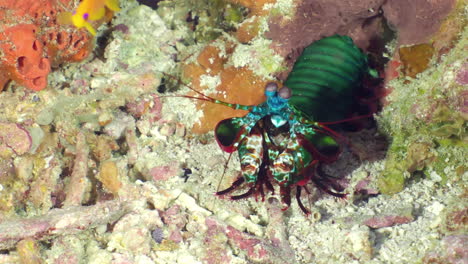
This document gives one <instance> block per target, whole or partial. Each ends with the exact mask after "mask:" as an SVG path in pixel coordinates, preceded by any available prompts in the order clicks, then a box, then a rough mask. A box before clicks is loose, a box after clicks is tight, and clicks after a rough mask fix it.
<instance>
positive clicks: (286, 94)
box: [278, 86, 292, 100]
mask: <svg viewBox="0 0 468 264" xmlns="http://www.w3.org/2000/svg"><path fill="white" fill-rule="evenodd" d="M278 95H279V97H281V98H283V99H286V100H287V99H289V98H291V96H292V90H291V89H289V88H288V87H286V86H283V88H281V89H280V90H279V92H278Z"/></svg>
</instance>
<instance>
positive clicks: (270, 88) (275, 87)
mask: <svg viewBox="0 0 468 264" xmlns="http://www.w3.org/2000/svg"><path fill="white" fill-rule="evenodd" d="M276 90H278V84H276V83H274V82H269V83H267V85H266V86H265V92H267V93H274V92H276Z"/></svg>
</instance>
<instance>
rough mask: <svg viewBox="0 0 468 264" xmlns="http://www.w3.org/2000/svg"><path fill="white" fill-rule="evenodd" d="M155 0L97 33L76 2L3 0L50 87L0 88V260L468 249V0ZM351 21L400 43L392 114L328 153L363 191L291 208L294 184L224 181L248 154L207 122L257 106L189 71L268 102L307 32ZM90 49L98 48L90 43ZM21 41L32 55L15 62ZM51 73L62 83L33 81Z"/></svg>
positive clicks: (415, 255)
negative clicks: (237, 191) (248, 191)
mask: <svg viewBox="0 0 468 264" xmlns="http://www.w3.org/2000/svg"><path fill="white" fill-rule="evenodd" d="M154 2H157V6H155V7H154V9H151V8H150V7H147V6H144V5H140V4H138V3H137V2H136V1H121V8H122V10H121V12H119V13H118V15H117V16H116V17H115V18H113V19H112V21H111V22H110V23H111V24H110V27H111V29H113V30H111V31H109V32H106V33H104V34H103V36H102V37H103V38H101V39H100V40H99V41H97V42H96V43H95V44H96V45H94V43H92V39H91V36H90V35H89V34H88V33H87V32H86V31H84V30H76V29H75V28H72V27H68V26H65V25H59V24H57V21H56V20H55V19H54V18H55V17H56V16H57V13H59V12H61V11H63V10H71V9H72V7H73V6H74V5H76V4H77V2H76V1H73V2H72V1H66V0H57V1H52V0H47V1H46V0H40V1H26V0H21V1H1V2H0V19H1V20H2V21H6V23H5V24H3V25H2V29H1V30H0V35H1V36H2V38H1V40H0V47H1V52H2V53H1V54H2V57H1V67H9V68H8V71H7V72H8V76H2V78H0V84H1V85H2V87H3V84H4V83H6V82H8V80H9V79H14V80H15V81H16V82H17V83H18V84H22V85H25V86H27V84H26V83H27V82H31V85H32V86H31V87H29V88H31V89H33V90H34V89H35V90H41V89H42V90H41V91H40V92H39V93H34V92H32V91H30V89H21V88H15V87H14V86H12V87H13V88H15V89H10V88H9V89H6V90H4V91H2V93H0V106H1V107H0V263H80V262H82V263H145V264H146V263H147V264H150V263H171V264H173V263H238V264H247V263H298V264H302V263H319V264H321V263H376V264H379V263H386V264H387V263H390V264H391V263H457V262H458V263H461V262H462V261H463V260H464V258H466V249H465V248H464V245H465V244H466V240H467V238H466V231H467V230H466V226H467V223H466V222H467V207H466V204H465V203H461V202H460V201H465V200H466V186H465V184H464V183H465V182H466V181H467V175H468V174H467V171H466V169H467V166H466V165H465V164H467V163H468V162H467V160H466V159H467V158H466V118H467V116H468V110H467V105H466V101H467V92H466V86H467V83H468V81H467V72H468V69H467V65H468V64H467V62H466V44H467V43H466V42H467V39H468V30H467V29H466V12H467V11H466V5H464V4H463V2H464V1H457V2H456V3H455V2H453V1H423V0H421V1H416V2H417V3H420V4H421V9H417V10H416V11H417V12H418V16H417V17H411V10H415V8H414V6H413V4H412V3H409V2H408V1H404V0H401V1H400V0H398V1H378V0H376V1H364V2H359V3H357V2H356V1H339V2H338V1H328V2H327V3H328V5H326V4H325V1H321V0H314V1H293V0H277V1H269V0H265V1H248V0H232V1H231V0H229V1H227V0H226V1H224V0H216V1H208V0H174V1H154ZM31 3H32V4H31ZM194 3H196V4H199V5H195V4H194ZM405 5H409V7H408V10H404V11H405V12H397V10H400V11H401V10H403V9H404V6H405ZM192 6H193V8H192ZM379 8H381V9H382V10H383V13H382V12H379ZM450 9H452V11H450ZM311 11H312V12H311ZM306 12H308V13H307V14H308V16H307V17H306V16H304V14H305V13H306ZM430 12H434V13H433V14H434V17H427V16H425V14H428V13H430ZM309 13H310V14H309ZM281 16H282V18H280V17H281ZM445 16H446V18H445ZM14 18H15V19H16V18H20V19H19V20H18V21H16V20H13V19H14ZM387 22H388V25H386V23H387ZM405 25H406V26H407V28H405ZM439 25H440V27H439ZM387 26H388V28H387ZM280 30H283V32H280ZM391 30H394V31H395V32H391ZM418 30H420V32H418V35H415V34H413V33H414V31H418ZM34 31H35V32H34ZM15 32H23V35H24V36H18V35H17V34H16V33H15ZM389 32H390V33H392V34H388V33H389ZM400 32H401V35H400V34H399V33H400ZM412 32H413V33H412ZM335 33H342V34H349V35H351V36H352V37H353V38H355V39H356V40H357V43H358V44H359V45H360V46H361V47H362V48H364V49H366V50H367V51H369V52H371V54H373V55H371V57H373V56H374V55H375V54H376V53H379V54H380V55H381V53H383V52H384V51H383V46H385V45H386V46H387V50H386V51H385V52H386V53H387V55H386V56H387V57H388V59H389V61H388V62H387V63H386V65H381V68H383V66H385V67H386V69H385V73H382V76H383V77H385V84H386V88H387V89H386V93H388V96H387V97H386V98H385V99H382V98H378V99H382V101H383V100H385V102H384V104H383V110H382V112H381V113H380V114H379V115H378V116H377V118H376V123H377V126H378V130H377V128H366V129H363V130H361V131H358V132H343V137H346V138H348V139H349V142H350V145H349V150H347V149H346V148H345V151H343V153H342V155H341V157H340V159H339V161H338V162H336V163H333V164H331V165H327V166H324V167H323V168H322V169H323V171H324V173H327V174H330V175H334V176H336V177H338V178H343V180H342V181H343V185H344V186H346V188H347V189H346V192H347V193H348V195H347V199H335V198H333V197H330V196H326V195H323V194H322V193H321V192H320V191H319V190H317V189H316V188H313V186H312V185H310V186H309V185H308V186H306V187H307V190H308V192H302V193H301V196H302V200H303V201H304V203H305V206H307V207H308V208H310V210H311V214H310V216H308V217H306V216H305V215H304V214H303V212H302V211H301V209H300V208H299V207H298V206H297V204H295V203H293V204H292V205H291V208H290V209H289V210H288V211H283V210H282V205H281V204H280V202H279V201H280V200H281V196H280V192H279V190H275V193H274V194H268V196H266V197H265V198H266V199H265V201H262V200H261V199H258V201H256V200H255V199H243V200H238V201H232V200H229V199H222V198H219V197H216V196H215V195H214V193H215V192H216V191H219V190H221V189H224V188H227V187H228V186H230V185H231V183H232V182H233V180H234V179H236V178H237V177H238V174H239V168H240V164H239V160H238V158H237V157H235V155H233V156H232V157H231V158H230V160H229V157H228V156H227V155H223V154H222V153H221V151H220V150H219V147H218V146H217V144H216V141H215V139H214V138H213V134H212V133H206V134H203V135H200V134H197V133H194V132H203V131H209V130H210V129H212V127H213V126H214V125H215V124H216V123H217V122H218V121H219V120H220V119H222V118H226V117H232V116H234V115H242V114H244V113H242V112H231V109H226V108H225V107H217V106H213V105H210V104H203V103H200V102H198V101H196V100H193V99H190V98H187V97H188V96H199V95H197V94H195V93H194V92H193V91H191V90H189V89H187V87H186V85H181V84H180V83H181V82H184V83H187V85H190V87H192V88H194V89H196V90H199V91H202V92H203V93H205V94H207V95H210V96H213V97H216V98H219V99H221V100H223V101H228V102H232V103H242V104H257V103H258V102H261V101H262V100H263V92H264V90H263V89H264V84H265V83H266V82H268V81H271V80H277V78H275V76H276V77H284V76H285V75H286V74H287V68H288V66H289V65H290V64H291V63H292V62H293V60H294V57H295V56H297V55H298V54H299V53H298V51H300V49H301V48H302V47H303V46H305V45H307V44H309V43H310V42H311V41H313V40H315V39H317V38H319V37H321V36H325V35H332V34H335ZM382 34H383V36H382ZM387 34H388V35H387ZM413 37H414V38H413ZM269 38H271V39H269ZM376 38H377V39H379V40H378V41H376ZM376 43H380V44H379V45H377V44H376ZM13 44H14V47H15V49H13V50H11V51H8V50H5V47H6V48H11V47H12V45H13ZM384 44H385V45H384ZM416 45H417V46H416ZM36 49H37V50H36ZM91 49H94V51H95V52H96V54H99V55H98V56H95V57H92V58H89V60H82V59H83V58H85V57H87V54H90V52H92V51H91ZM380 49H381V50H380ZM420 49H422V50H420ZM17 51H21V52H27V54H28V56H29V57H27V59H26V58H23V59H19V61H18V58H20V57H21V56H22V55H21V54H20V53H18V52H17ZM420 51H421V52H420ZM80 60H81V61H80ZM32 61H33V62H34V63H33V62H32ZM41 61H42V64H41ZM69 61H80V63H72V64H67V65H66V66H65V65H64V64H63V62H69ZM377 61H380V62H381V63H385V62H386V60H383V59H382V58H380V60H377ZM18 66H21V67H20V68H18ZM51 68H55V69H54V71H51V70H50V69H51ZM3 69H4V68H2V71H1V72H2V73H4V72H5V71H3ZM5 69H7V68H5ZM19 69H22V70H21V71H20V70H19ZM41 69H42V71H41ZM46 70H47V71H46ZM380 70H382V71H383V69H380ZM179 76H181V77H180V78H181V80H180V81H179V80H174V79H179ZM38 77H39V79H37V81H40V83H41V85H43V83H42V81H41V80H44V81H45V79H46V78H47V82H48V83H49V88H48V89H43V87H42V86H37V85H36V86H34V80H35V78H38ZM279 79H281V78H279ZM189 82H190V83H189ZM278 82H279V81H278ZM10 87H11V86H10ZM184 96H185V97H184ZM379 96H380V95H379ZM377 97H378V96H377ZM191 128H192V129H191ZM340 133H341V132H340ZM378 133H382V134H384V135H385V136H387V137H388V140H389V141H390V146H389V147H388V148H387V145H386V141H385V140H384V139H383V136H376V134H378ZM228 160H229V163H228V162H227V161H228ZM389 194H390V195H389Z"/></svg>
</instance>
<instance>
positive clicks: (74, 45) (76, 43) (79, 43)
mask: <svg viewBox="0 0 468 264" xmlns="http://www.w3.org/2000/svg"><path fill="white" fill-rule="evenodd" d="M82 41H83V37H81V38H79V39H78V40H77V41H75V43H73V48H75V49H78V48H79V47H80V46H82V45H81V44H82V43H83V42H82Z"/></svg>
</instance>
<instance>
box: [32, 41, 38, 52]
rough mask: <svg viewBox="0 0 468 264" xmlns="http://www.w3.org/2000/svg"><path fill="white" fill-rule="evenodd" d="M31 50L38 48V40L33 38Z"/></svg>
mask: <svg viewBox="0 0 468 264" xmlns="http://www.w3.org/2000/svg"><path fill="white" fill-rule="evenodd" d="M32 48H33V50H35V51H38V50H39V41H38V40H35V41H34V42H33V45H32Z"/></svg>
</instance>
